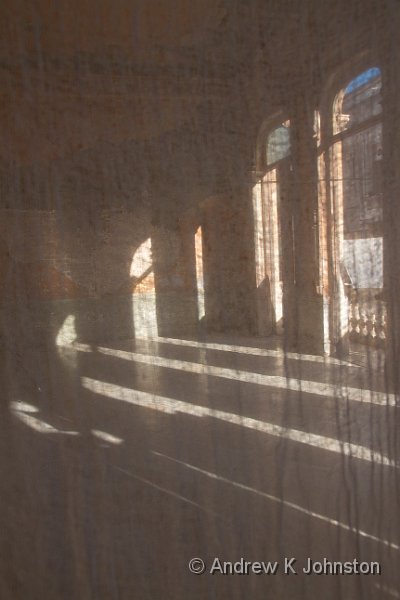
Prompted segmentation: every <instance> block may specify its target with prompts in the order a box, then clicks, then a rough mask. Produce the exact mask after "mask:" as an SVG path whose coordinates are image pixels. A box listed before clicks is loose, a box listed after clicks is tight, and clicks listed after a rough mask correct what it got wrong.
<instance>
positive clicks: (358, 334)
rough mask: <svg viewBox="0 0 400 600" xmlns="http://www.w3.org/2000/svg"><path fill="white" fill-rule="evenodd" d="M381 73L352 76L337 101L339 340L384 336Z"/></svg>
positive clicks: (334, 169) (333, 172)
mask: <svg viewBox="0 0 400 600" xmlns="http://www.w3.org/2000/svg"><path fill="white" fill-rule="evenodd" d="M381 114H382V104H381V73H380V70H379V68H377V67H371V68H369V69H367V70H365V71H364V72H362V73H360V74H359V75H357V76H356V77H354V78H353V79H352V80H350V81H349V82H348V83H347V84H346V85H345V86H344V87H343V88H342V89H341V90H340V91H339V92H338V93H337V94H336V97H335V98H334V101H333V106H332V130H331V131H332V134H331V135H332V137H331V140H330V142H329V144H328V146H329V148H330V160H329V163H330V192H331V201H332V215H333V223H331V224H330V226H331V230H332V257H333V260H332V265H333V280H334V285H333V289H335V290H336V292H335V295H334V299H335V302H334V308H333V313H334V316H333V328H334V330H335V331H336V333H335V334H334V337H336V339H338V338H341V337H343V336H344V335H345V334H347V333H349V334H350V340H351V339H353V340H354V341H358V342H365V341H375V342H378V341H380V340H383V339H384V338H385V306H384V303H383V300H382V287H383V228H382V185H383V180H382V158H383V153H382V123H381Z"/></svg>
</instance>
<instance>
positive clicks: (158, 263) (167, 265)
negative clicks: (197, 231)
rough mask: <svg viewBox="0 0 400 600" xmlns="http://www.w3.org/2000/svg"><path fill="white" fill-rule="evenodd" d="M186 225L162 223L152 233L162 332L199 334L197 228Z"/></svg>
mask: <svg viewBox="0 0 400 600" xmlns="http://www.w3.org/2000/svg"><path fill="white" fill-rule="evenodd" d="M185 225H187V224H185V223H182V222H179V221H177V222H176V223H175V224H174V225H172V224H169V225H167V226H165V227H164V226H158V227H155V228H154V230H153V234H152V236H151V248H152V257H153V268H154V282H155V292H156V310H157V324H158V334H159V335H160V336H165V337H174V336H183V337H193V336H196V335H197V330H198V311H197V296H196V265H195V245H194V243H195V242H194V231H192V230H191V229H190V228H189V227H188V226H185Z"/></svg>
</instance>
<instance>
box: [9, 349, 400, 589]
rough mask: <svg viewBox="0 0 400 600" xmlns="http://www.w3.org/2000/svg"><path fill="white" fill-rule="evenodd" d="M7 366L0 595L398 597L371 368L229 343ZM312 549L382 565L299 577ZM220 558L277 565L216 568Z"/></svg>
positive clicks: (399, 540) (392, 505) (392, 509)
mask: <svg viewBox="0 0 400 600" xmlns="http://www.w3.org/2000/svg"><path fill="white" fill-rule="evenodd" d="M7 360H8V362H6V363H5V364H6V369H5V373H6V375H7V377H6V376H4V385H3V395H4V396H5V397H6V402H5V403H3V405H2V413H3V414H2V415H1V423H2V425H1V431H0V433H1V438H0V445H1V462H0V468H1V478H0V481H1V483H0V493H1V495H0V507H1V513H0V514H1V515H2V524H1V532H2V533H1V537H0V539H1V541H0V551H1V555H0V570H1V573H0V575H1V576H0V598H1V599H2V600H3V599H4V600H20V599H21V600H22V599H24V600H28V599H29V600H36V599H37V600H39V599H40V600H47V599H49V600H58V599H68V600H71V599H77V600H78V599H79V600H91V599H93V600H95V599H101V600H103V599H104V600H106V599H107V600H111V599H114V598H115V599H123V600H125V599H126V600H128V599H129V600H130V599H133V598H138V599H140V600H142V599H143V600H145V599H149V600H153V599H154V600H159V599H160V600H161V599H162V600H169V599H171V600H188V599H195V598H199V599H200V598H201V599H204V598H215V599H218V600H225V599H226V600H228V599H229V600H236V599H241V600H250V599H251V600H257V599H263V600H266V599H267V598H271V599H274V600H280V599H282V600H289V599H303V598H304V599H305V598H307V599H312V600H314V599H316V598H321V599H322V598H323V599H324V600H330V599H332V600H338V599H339V598H343V599H346V600H356V599H360V600H361V599H362V600H365V599H377V600H378V599H379V600H380V599H385V598H388V599H390V598H400V576H399V568H398V565H399V564H400V563H399V559H400V529H399V516H400V514H399V513H400V511H399V471H398V468H399V463H398V455H399V452H398V450H399V440H398V438H397V435H396V434H397V430H398V409H397V407H396V399H395V398H394V397H393V396H391V395H388V394H386V393H385V386H384V380H383V376H382V371H381V370H379V369H376V368H374V367H370V368H366V367H365V366H360V364H357V362H358V363H359V362H360V361H355V362H340V361H338V360H335V359H327V358H326V359H324V358H322V357H312V356H301V355H296V354H289V355H284V354H283V352H282V351H281V350H280V349H279V347H278V345H277V344H276V341H272V342H271V343H260V342H259V341H255V340H243V339H242V340H239V339H235V340H233V339H229V338H225V339H223V340H221V339H219V340H218V339H213V340H208V341H207V342H204V341H202V342H196V341H191V340H170V339H166V338H164V339H161V338H158V339H157V340H148V339H147V340H145V339H143V340H136V341H124V342H114V343H108V344H102V345H99V346H90V345H86V344H74V345H70V346H66V347H60V348H58V349H57V350H55V349H53V350H49V349H47V350H44V349H42V350H41V351H39V350H38V349H32V351H31V352H30V353H29V352H28V353H26V354H25V355H24V356H22V357H20V362H19V363H18V362H15V363H10V362H9V359H7ZM350 360H351V359H350ZM367 364H368V361H367ZM11 374H14V376H13V377H11V379H12V383H10V375H11ZM370 390H373V392H372V391H370ZM194 557H199V558H202V559H203V560H204V562H205V565H206V572H205V573H204V574H201V575H199V574H197V575H196V574H191V573H190V572H189V569H188V563H189V560H190V559H192V558H194ZM285 557H286V558H291V557H295V558H296V559H297V562H296V563H295V569H296V570H297V572H298V574H297V575H295V574H294V573H290V574H285V573H284V559H285ZM308 557H310V558H312V559H313V560H315V561H322V560H323V559H324V558H326V559H327V560H328V561H331V562H333V561H342V562H343V561H353V560H354V559H357V561H359V562H361V561H365V562H371V561H377V562H379V564H380V567H381V571H382V573H381V575H368V574H363V575H359V574H346V575H345V574H342V575H340V574H336V575H329V574H328V575H323V574H318V575H317V574H313V575H306V574H304V573H302V568H303V566H305V565H306V561H307V558H308ZM215 558H219V559H220V561H221V562H223V561H231V562H236V561H240V560H241V559H244V560H246V561H259V562H261V561H264V562H268V561H271V562H275V561H277V562H278V563H279V566H278V571H277V573H276V574H274V575H273V574H247V575H246V574H239V573H238V574H222V573H220V572H215V573H214V574H210V572H209V570H210V568H211V565H212V564H213V561H214V559H215ZM292 564H293V563H292Z"/></svg>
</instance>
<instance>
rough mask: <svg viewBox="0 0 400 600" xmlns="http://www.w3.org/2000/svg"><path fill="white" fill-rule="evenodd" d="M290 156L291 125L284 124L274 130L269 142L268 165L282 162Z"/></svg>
mask: <svg viewBox="0 0 400 600" xmlns="http://www.w3.org/2000/svg"><path fill="white" fill-rule="evenodd" d="M289 154H290V131H289V124H286V123H285V124H283V125H280V126H279V127H277V128H276V129H274V130H273V131H272V132H271V133H270V134H269V136H268V140H267V165H271V164H273V163H275V162H277V161H278V160H282V158H285V157H286V156H289Z"/></svg>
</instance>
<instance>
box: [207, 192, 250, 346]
mask: <svg viewBox="0 0 400 600" xmlns="http://www.w3.org/2000/svg"><path fill="white" fill-rule="evenodd" d="M203 215H204V217H203V219H204V231H203V242H204V250H203V257H204V287H205V322H206V328H207V331H209V332H215V331H217V332H224V333H236V334H239V335H248V334H254V333H255V332H256V329H257V327H256V320H257V317H256V312H257V311H256V295H255V290H254V287H255V277H254V241H253V238H254V222H253V214H252V205H251V190H250V186H249V189H248V190H246V189H243V188H240V189H238V190H235V191H234V192H230V191H227V192H226V193H221V194H219V195H217V196H213V197H212V198H209V199H207V200H206V201H205V202H204V203H203Z"/></svg>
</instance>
